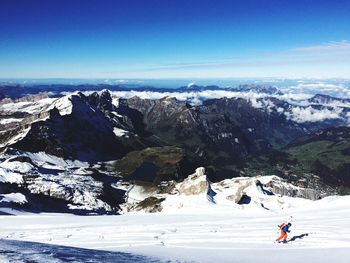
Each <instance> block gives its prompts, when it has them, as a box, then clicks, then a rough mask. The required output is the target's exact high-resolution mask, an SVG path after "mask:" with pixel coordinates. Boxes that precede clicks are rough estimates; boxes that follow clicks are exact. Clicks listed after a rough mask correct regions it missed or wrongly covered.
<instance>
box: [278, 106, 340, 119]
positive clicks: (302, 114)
mask: <svg viewBox="0 0 350 263" xmlns="http://www.w3.org/2000/svg"><path fill="white" fill-rule="evenodd" d="M341 112H342V109H340V108H334V109H328V108H323V109H321V110H318V109H314V108H312V107H311V106H309V107H306V108H303V107H294V108H292V109H291V111H290V112H285V115H286V117H287V118H288V119H292V120H293V121H295V122H299V123H302V122H318V121H324V120H329V119H339V118H341V116H340V114H341Z"/></svg>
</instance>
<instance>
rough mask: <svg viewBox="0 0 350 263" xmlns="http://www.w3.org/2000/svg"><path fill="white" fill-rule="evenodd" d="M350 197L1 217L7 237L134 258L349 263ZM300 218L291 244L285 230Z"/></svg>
mask: <svg viewBox="0 0 350 263" xmlns="http://www.w3.org/2000/svg"><path fill="white" fill-rule="evenodd" d="M349 201H350V197H349V196H346V197H330V198H325V199H323V200H320V201H315V202H312V203H308V204H305V205H304V206H302V207H301V208H297V209H289V210H286V211H282V212H271V211H263V210H255V209H250V210H249V209H248V210H247V209H246V210H244V209H243V210H242V209H227V208H225V209H213V210H211V209H210V206H212V205H211V204H209V205H208V207H207V208H208V209H207V210H206V211H205V210H204V209H203V210H201V211H200V212H197V211H195V210H192V213H189V212H186V213H183V214H171V213H168V214H137V215H122V216H89V217H81V216H73V215H63V214H40V215H31V214H27V215H23V214H22V215H18V216H0V220H1V226H2V227H1V229H0V237H1V238H5V239H15V240H25V241H34V242H42V243H48V244H57V245H65V246H73V247H80V248H90V249H99V250H108V251H119V252H131V253H135V254H141V255H145V256H152V257H158V258H160V259H162V260H168V259H171V260H178V262H252V263H253V262H278V261H281V260H283V262H296V261H299V262H318V263H319V262H327V263H328V262H338V263H339V262H340V263H341V262H344V263H345V262H349V261H348V260H349V258H350V230H349V227H350V207H349V205H348V204H349ZM290 215H292V216H293V221H292V224H293V225H292V227H291V231H292V232H291V233H290V234H289V239H291V238H293V237H294V241H290V242H288V243H287V244H278V243H275V242H274V240H275V239H276V238H277V237H278V234H279V233H278V227H277V225H279V224H280V223H282V222H285V221H286V220H287V219H288V218H289V216H290Z"/></svg>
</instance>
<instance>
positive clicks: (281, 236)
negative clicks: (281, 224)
mask: <svg viewBox="0 0 350 263" xmlns="http://www.w3.org/2000/svg"><path fill="white" fill-rule="evenodd" d="M283 237H284V232H283V231H281V235H280V236H279V238H277V239H276V241H280V240H281V239H282V238H283Z"/></svg>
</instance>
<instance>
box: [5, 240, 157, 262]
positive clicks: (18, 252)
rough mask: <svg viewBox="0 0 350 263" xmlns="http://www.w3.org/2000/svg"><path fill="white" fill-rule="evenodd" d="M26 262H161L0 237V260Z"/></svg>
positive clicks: (129, 255) (118, 253)
mask: <svg viewBox="0 0 350 263" xmlns="http://www.w3.org/2000/svg"><path fill="white" fill-rule="evenodd" d="M1 259H7V260H8V261H9V262H26V263H49V262H55V263H62V262H75V263H78V262H91V263H95V262H96V263H97V262H106V263H109V262H110V263H112V262H113V263H115V262H118V263H129V262H145V263H146V262H147V263H148V262H161V261H160V260H158V259H154V258H149V257H145V256H140V255H134V254H129V253H122V252H111V251H103V250H95V249H84V248H75V247H66V246H59V245H51V244H43V243H36V242H28V241H17V240H4V239H0V261H1Z"/></svg>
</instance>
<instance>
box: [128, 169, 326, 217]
mask: <svg viewBox="0 0 350 263" xmlns="http://www.w3.org/2000/svg"><path fill="white" fill-rule="evenodd" d="M126 187H127V188H129V190H128V191H127V192H128V193H129V195H131V196H138V199H137V200H136V199H129V201H127V202H126V204H124V205H123V211H124V212H146V213H148V212H163V211H164V212H166V211H173V210H174V209H175V210H178V209H186V208H187V209H190V208H191V207H192V206H196V204H198V205H202V206H203V205H204V206H206V205H209V203H206V202H208V201H207V200H206V193H207V189H208V184H207V176H206V175H205V169H204V168H203V167H200V168H197V169H196V172H195V173H194V174H192V175H189V176H188V177H187V178H186V179H185V180H184V181H183V182H180V183H174V187H173V188H169V191H168V192H166V191H164V190H162V191H161V190H158V191H153V192H148V194H145V193H144V194H143V195H142V196H141V195H140V193H141V192H142V191H141V190H140V188H141V189H142V187H141V186H140V185H138V186H137V187H136V188H134V186H133V185H129V186H126ZM211 187H212V189H213V190H214V191H215V192H216V193H217V195H216V196H215V198H214V199H215V200H217V204H218V205H224V206H227V209H233V208H235V207H236V208H239V207H240V206H241V205H243V206H242V208H244V207H245V208H247V209H249V207H250V206H251V207H259V208H262V209H283V208H284V207H293V206H294V205H295V204H294V203H293V201H292V200H291V199H285V198H284V197H285V196H288V197H299V198H305V199H310V200H316V199H319V198H320V197H324V193H323V192H317V191H316V190H315V189H308V188H302V187H298V186H295V185H292V184H290V183H287V182H286V181H285V180H283V179H281V178H279V177H277V176H257V177H251V178H249V177H238V178H233V179H225V180H223V181H220V182H217V183H212V184H211ZM159 189H163V188H162V187H161V186H159ZM168 200H169V201H168ZM193 202H194V204H192V203H193Z"/></svg>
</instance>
